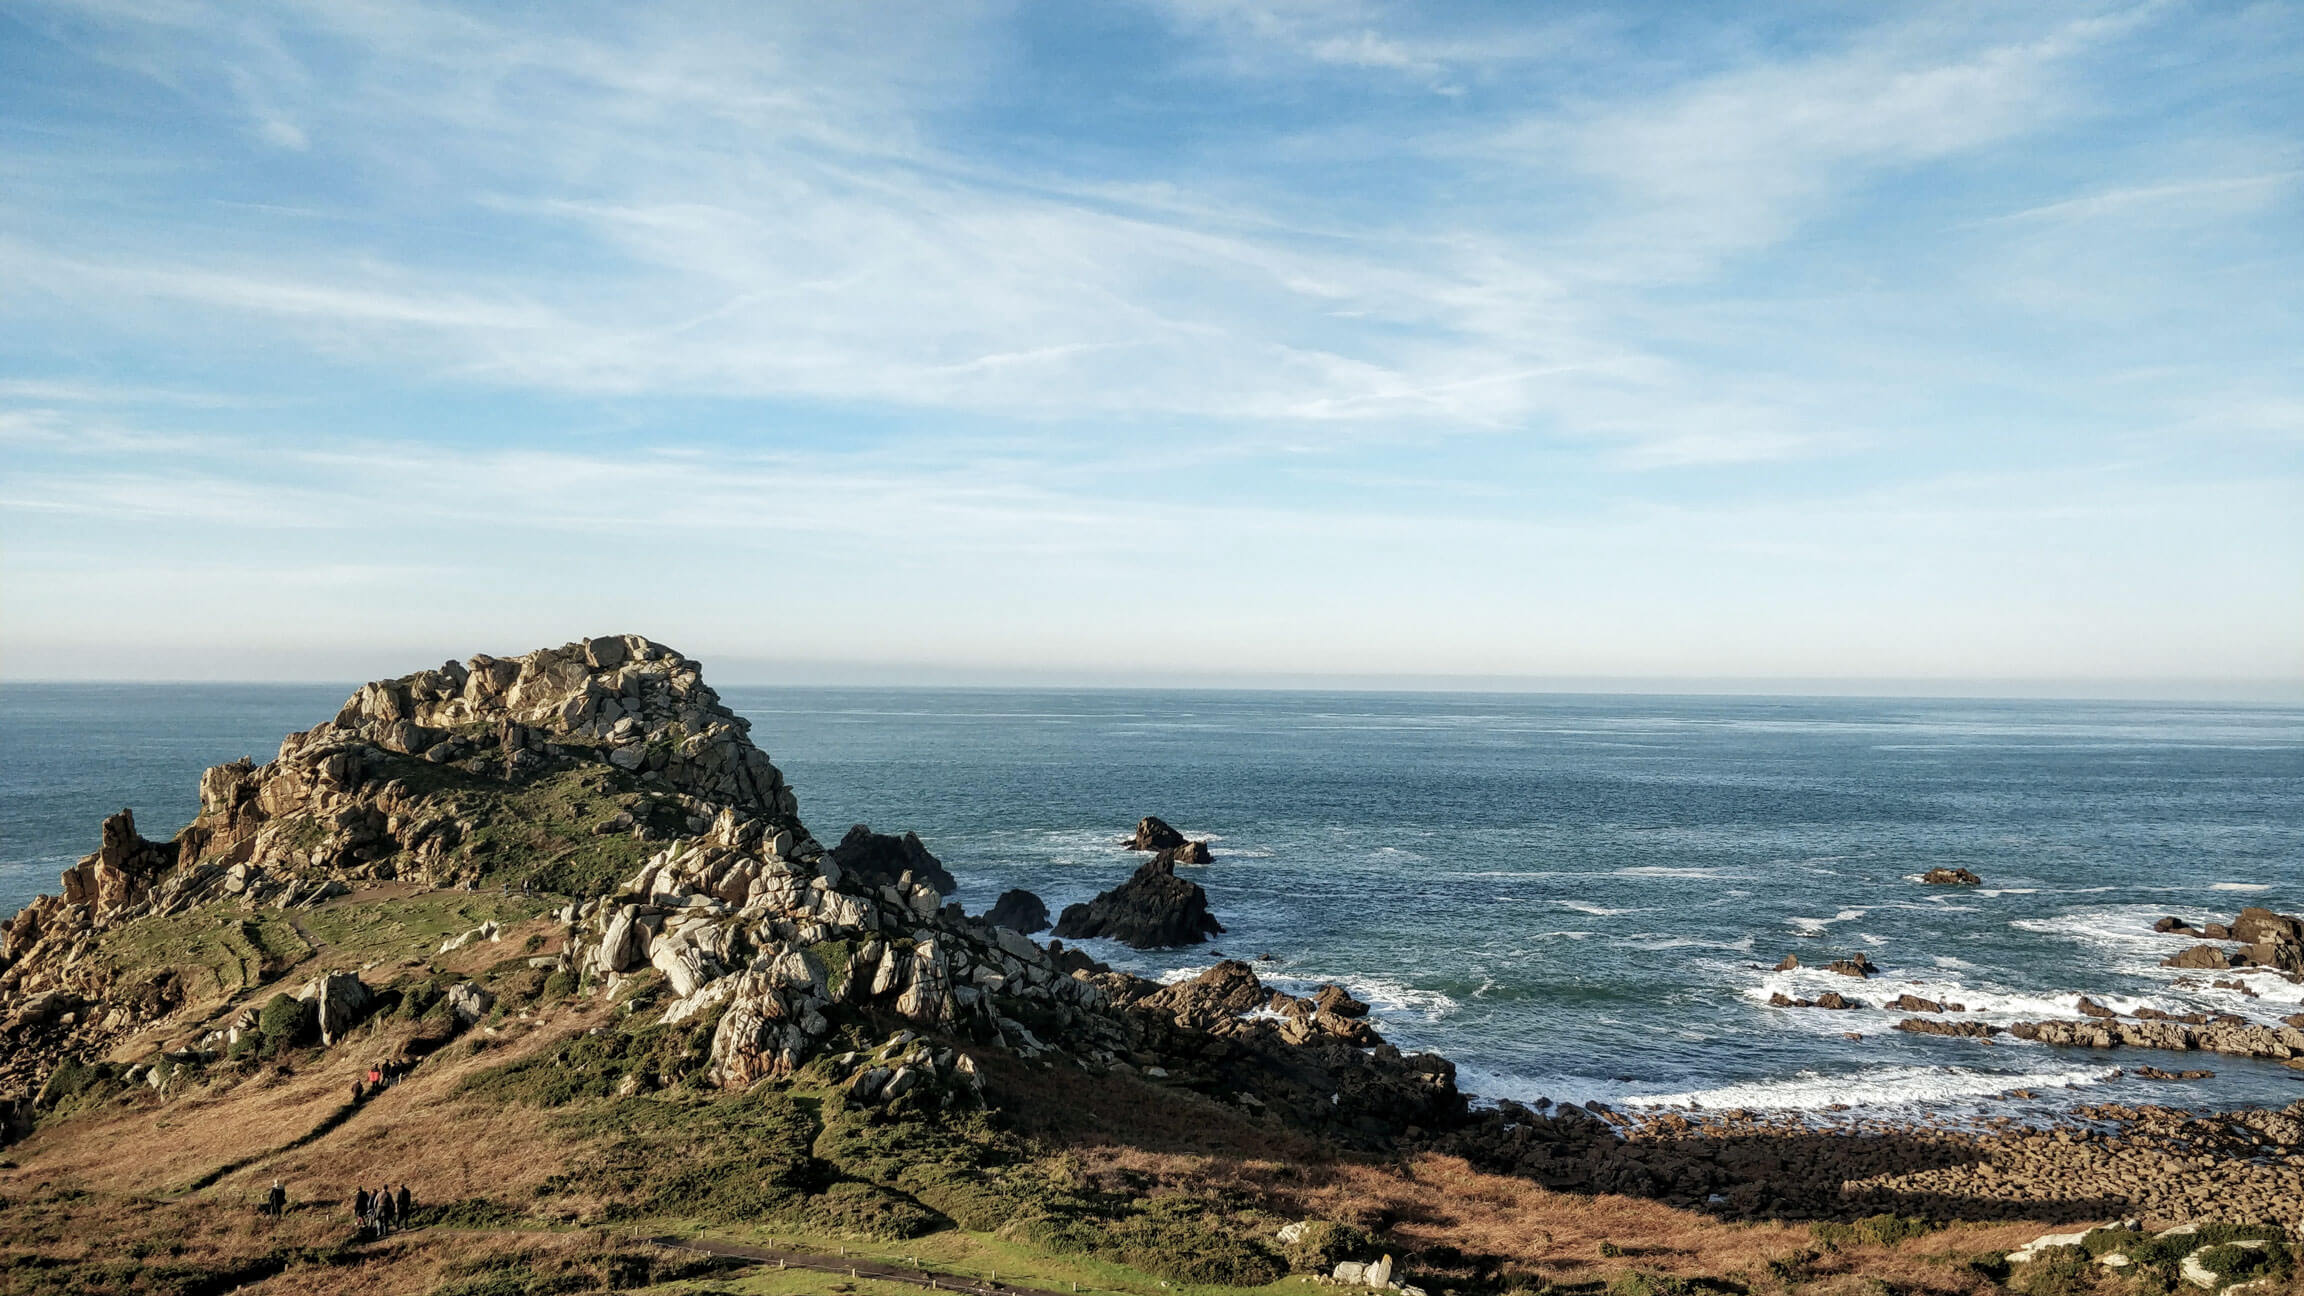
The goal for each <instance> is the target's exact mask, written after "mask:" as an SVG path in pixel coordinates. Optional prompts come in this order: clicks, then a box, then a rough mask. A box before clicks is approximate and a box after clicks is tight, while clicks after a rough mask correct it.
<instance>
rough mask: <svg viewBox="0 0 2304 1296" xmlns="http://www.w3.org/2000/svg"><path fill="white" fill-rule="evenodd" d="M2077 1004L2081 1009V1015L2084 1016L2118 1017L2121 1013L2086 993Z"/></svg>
mask: <svg viewBox="0 0 2304 1296" xmlns="http://www.w3.org/2000/svg"><path fill="white" fill-rule="evenodd" d="M2075 1006H2076V1007H2077V1008H2079V1009H2080V1015H2081V1016H2083V1017H2117V1016H2119V1015H2120V1014H2118V1013H2116V1012H2114V1011H2112V1010H2111V1009H2109V1008H2107V1007H2105V1006H2104V1005H2102V1004H2100V1003H2098V1002H2096V1001H2095V1000H2093V999H2091V998H2089V997H2088V996H2086V995H2082V996H2080V1002H2079V1003H2078V1004H2077V1005H2075Z"/></svg>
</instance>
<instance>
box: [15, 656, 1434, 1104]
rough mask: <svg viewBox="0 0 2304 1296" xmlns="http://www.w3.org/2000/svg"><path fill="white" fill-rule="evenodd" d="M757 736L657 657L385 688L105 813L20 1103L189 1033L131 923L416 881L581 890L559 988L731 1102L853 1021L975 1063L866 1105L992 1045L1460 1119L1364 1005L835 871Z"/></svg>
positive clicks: (39, 943)
mask: <svg viewBox="0 0 2304 1296" xmlns="http://www.w3.org/2000/svg"><path fill="white" fill-rule="evenodd" d="M749 728H750V726H749V724H748V723H747V722H746V721H745V720H744V719H742V718H741V717H739V716H737V715H735V714H734V713H732V712H730V711H729V710H728V709H727V708H726V707H725V706H723V705H721V703H720V700H719V698H718V696H717V695H716V694H715V693H713V691H712V690H711V689H710V688H708V687H706V686H705V685H704V683H703V680H702V676H701V671H700V669H699V667H698V666H697V664H696V663H695V662H693V661H691V660H689V659H687V658H685V657H683V656H681V655H680V654H679V653H677V652H674V651H672V650H671V649H669V648H666V647H664V646H662V645H660V644H656V643H653V642H651V641H649V640H647V639H643V638H639V637H637V636H629V635H627V636H615V637H609V638H600V639H588V640H583V641H581V642H578V643H573V644H569V645H566V646H564V647H561V648H556V649H546V650H542V651H538V652H533V653H529V654H527V655H525V656H521V657H516V658H507V659H498V658H492V657H485V656H482V657H475V658H473V659H471V660H470V661H469V662H466V663H453V662H452V663H449V664H447V665H445V666H443V667H441V668H440V669H438V670H430V671H420V672H418V673H416V674H413V675H408V676H404V677H401V678H399V679H395V680H384V681H379V682H376V683H372V684H369V685H366V686H364V687H363V688H361V689H360V690H359V691H358V692H357V693H355V694H354V695H353V697H352V698H351V700H350V701H348V702H347V703H346V704H345V706H344V708H343V710H342V711H341V712H339V713H338V714H337V716H336V717H335V718H334V719H333V720H330V721H328V722H327V723H325V724H322V725H319V726H316V727H314V728H312V729H310V730H307V731H305V732H303V733H299V734H291V735H289V736H288V738H287V739H286V740H284V741H283V742H282V743H281V746H280V750H279V753H278V754H277V755H276V756H275V757H274V759H272V760H271V761H269V762H267V763H265V764H263V765H255V764H253V763H251V762H249V761H247V760H241V761H236V762H232V763H230V764H226V765H219V766H216V767H214V768H212V769H210V770H208V771H207V773H206V774H204V775H203V776H202V778H201V782H200V812H199V814H198V816H197V817H196V818H195V819H194V821H193V822H192V824H191V825H189V826H188V827H186V828H185V829H184V830H183V831H182V832H181V833H179V834H178V835H177V836H176V837H175V838H173V839H171V840H169V841H166V842H154V841H149V840H146V839H145V838H143V837H142V836H141V835H139V834H138V832H137V831H136V826H135V822H134V819H133V817H132V816H131V815H130V814H129V813H128V812H126V811H123V812H122V813H121V814H119V815H117V816H114V817H113V818H112V819H110V820H107V821H106V822H105V825H104V831H103V840H102V845H101V848H100V849H99V850H98V851H97V852H96V853H95V854H93V855H90V856H89V857H88V858H86V859H84V860H83V861H81V862H80V863H79V864H78V865H76V866H74V868H73V869H71V870H69V871H67V873H66V875H65V882H64V894H62V895H59V896H54V897H44V898H43V899H42V900H40V901H39V902H37V903H35V904H34V905H32V906H31V907H29V908H27V909H26V910H25V911H24V912H23V913H22V914H20V915H18V916H17V918H16V919H15V920H14V921H13V922H11V923H10V924H9V926H8V928H7V930H6V933H5V950H4V952H0V1045H4V1046H7V1048H6V1051H7V1052H8V1053H9V1054H10V1057H11V1059H12V1060H11V1061H8V1062H5V1063H0V1098H5V1097H7V1096H8V1095H9V1094H10V1093H11V1092H12V1093H14V1094H15V1095H17V1096H18V1097H21V1096H22V1095H24V1094H26V1093H29V1092H30V1091H31V1090H32V1089H33V1088H34V1087H36V1086H37V1084H38V1082H39V1076H40V1071H41V1068H42V1066H44V1065H53V1062H54V1061H55V1060H56V1059H58V1058H60V1057H63V1056H66V1055H71V1054H78V1055H83V1056H85V1055H88V1054H90V1053H92V1052H94V1051H97V1050H100V1049H102V1048H104V1047H105V1046H106V1045H107V1044H108V1042H109V1041H111V1040H114V1039H117V1038H119V1037H120V1036H122V1035H124V1034H127V1033H129V1032H131V1031H134V1030H136V1029H138V1028H140V1027H143V1026H146V1025H149V1024H151V1023H153V1022H155V1021H159V1020H161V1019H165V1018H168V1017H169V1016H170V1014H173V1013H177V1012H178V1010H179V1009H186V1010H187V1011H188V1009H187V1008H186V1002H187V997H188V995H187V991H186V990H185V988H184V987H183V986H181V985H177V984H175V983H174V982H172V981H168V980H166V979H165V978H162V979H160V980H158V981H156V982H155V983H153V984H143V983H142V982H138V981H137V980H136V977H137V976H138V975H140V973H139V972H138V970H137V969H134V968H127V967H122V966H121V964H120V961H119V960H118V959H117V958H111V959H107V958H99V957H94V955H95V953H96V952H97V950H98V948H99V946H100V945H101V944H102V942H103V938H104V934H105V933H106V932H107V931H108V930H110V929H113V928H118V927H121V926H123V925H127V924H134V923H136V922H138V921H140V920H144V919H153V920H156V921H157V920H159V919H163V918H167V917H169V916H173V915H180V914H183V913H186V912H187V911H189V910H191V909H194V908H196V907H199V906H203V905H217V906H219V910H218V911H219V912H224V909H223V906H224V905H225V904H226V902H230V904H231V905H232V906H235V907H234V908H232V910H231V912H242V911H245V910H246V909H247V908H248V906H249V905H251V904H254V905H258V906H271V907H274V908H282V909H290V910H293V909H296V908H299V907H305V906H312V905H318V904H323V903H328V902H330V901H332V900H333V899H335V898H336V897H339V896H342V895H343V894H344V893H345V892H346V891H347V890H349V889H351V888H353V887H356V886H361V885H366V884H373V883H377V882H384V881H398V882H413V883H416V884H419V885H423V886H431V887H454V886H459V885H466V884H476V883H487V884H489V885H491V886H492V887H493V886H498V885H501V886H505V887H512V888H516V889H521V890H528V889H533V890H536V891H540V892H548V893H553V894H557V895H561V896H564V897H566V898H567V903H566V904H564V905H563V906H562V907H561V908H560V910H559V911H558V915H557V921H558V922H559V924H560V925H561V927H562V937H563V938H562V940H561V941H559V942H558V943H557V944H558V947H559V948H560V949H561V950H562V951H563V952H562V954H561V955H560V956H559V958H560V967H561V970H563V971H565V972H567V973H568V974H569V975H570V976H571V977H576V978H580V981H581V984H582V986H583V989H584V990H585V992H587V993H595V994H605V995H608V996H611V997H618V998H621V999H622V1000H623V1001H625V1002H627V1003H632V1002H635V1001H634V1000H633V999H632V998H631V995H632V992H633V991H634V989H635V988H637V989H638V990H640V991H641V992H642V998H643V1000H644V1001H646V1002H647V1003H648V1007H647V1012H648V1013H649V1014H650V1015H651V1016H653V1017H655V1018H656V1019H657V1020H659V1021H661V1022H663V1023H666V1024H679V1023H695V1024H696V1026H699V1027H708V1028H709V1030H710V1032H711V1044H710V1077H709V1078H710V1079H711V1080H713V1081H715V1082H717V1083H718V1084H720V1085H722V1086H725V1087H730V1088H743V1087H748V1086H750V1085H752V1084H755V1083H757V1082H759V1081H761V1080H764V1079H772V1078H776V1077H780V1076H783V1075H787V1074H789V1073H791V1072H793V1071H794V1070H796V1069H797V1068H799V1067H801V1066H803V1065H805V1064H807V1063H809V1062H810V1061H811V1060H815V1059H818V1058H820V1057H821V1056H822V1054H823V1053H824V1052H825V1051H826V1050H827V1048H828V1045H829V1041H830V1040H831V1039H832V1038H833V1037H834V1036H835V1034H836V1033H837V1031H836V1028H837V1026H838V1024H839V1023H841V1022H843V1021H847V1022H851V1023H854V1022H857V1021H869V1022H884V1023H889V1024H894V1025H898V1026H907V1025H908V1026H909V1027H911V1028H914V1029H916V1030H917V1031H918V1032H920V1033H921V1034H922V1035H923V1036H929V1037H933V1038H935V1039H938V1040H942V1041H945V1042H946V1043H945V1044H944V1045H940V1046H937V1047H929V1046H927V1045H925V1044H922V1045H920V1046H917V1047H914V1046H910V1045H907V1046H905V1047H903V1048H900V1049H895V1050H893V1051H891V1050H881V1051H880V1052H879V1053H874V1054H870V1055H842V1056H841V1057H840V1058H835V1059H831V1060H830V1061H829V1063H828V1064H829V1065H831V1066H833V1068H834V1070H835V1071H837V1072H838V1073H839V1074H840V1075H841V1077H842V1078H843V1079H844V1081H845V1083H847V1084H848V1086H849V1092H850V1093H851V1095H852V1096H853V1097H854V1098H855V1099H856V1100H857V1101H859V1102H874V1103H885V1102H890V1101H898V1100H903V1099H906V1097H907V1096H908V1095H914V1096H918V1095H927V1094H931V1093H935V1094H941V1095H942V1096H943V1097H944V1098H945V1099H953V1098H965V1097H968V1096H970V1095H971V1094H972V1093H973V1091H974V1087H975V1083H976V1082H975V1072H974V1070H973V1064H972V1063H968V1064H966V1065H963V1064H964V1063H967V1057H966V1053H965V1051H964V1050H965V1048H966V1047H971V1046H973V1047H986V1048H996V1049H1000V1050H1003V1051H1005V1052H1009V1053H1013V1054H1014V1055H1016V1056H1018V1057H1021V1058H1024V1059H1043V1060H1046V1061H1053V1062H1065V1063H1070V1064H1073V1065H1079V1066H1083V1067H1088V1068H1092V1069H1096V1070H1104V1071H1114V1070H1117V1071H1126V1070H1138V1069H1150V1068H1158V1069H1159V1070H1160V1072H1161V1073H1162V1074H1164V1075H1168V1076H1171V1077H1173V1078H1175V1079H1177V1080H1181V1081H1182V1082H1184V1083H1190V1084H1194V1085H1196V1086H1199V1087H1202V1088H1204V1089H1206V1090H1208V1091H1211V1092H1215V1093H1218V1094H1220V1095H1222V1096H1225V1097H1227V1098H1229V1099H1234V1100H1237V1101H1239V1102H1240V1103H1241V1104H1242V1105H1244V1106H1250V1107H1272V1108H1276V1109H1279V1110H1281V1111H1282V1112H1284V1113H1287V1114H1288V1115H1289V1116H1290V1118H1291V1119H1292V1121H1294V1122H1295V1123H1298V1124H1300V1125H1304V1126H1308V1127H1313V1128H1320V1129H1325V1130H1332V1131H1334V1132H1337V1133H1339V1134H1340V1135H1342V1136H1345V1137H1347V1138H1352V1139H1356V1140H1381V1139H1383V1138H1385V1137H1388V1136H1389V1135H1390V1134H1392V1133H1396V1132H1398V1131H1399V1130H1401V1129H1403V1128H1405V1127H1407V1126H1410V1125H1418V1124H1421V1125H1424V1126H1426V1127H1432V1126H1434V1125H1437V1124H1444V1123H1446V1122H1447V1121H1449V1120H1452V1119H1454V1118H1455V1117H1456V1116H1458V1115H1460V1114H1461V1112H1462V1109H1463V1100H1462V1098H1461V1096H1460V1095H1458V1094H1457V1092H1456V1090H1455V1086H1454V1077H1453V1070H1452V1068H1450V1067H1449V1066H1448V1064H1447V1063H1446V1062H1445V1061H1443V1060H1441V1059H1438V1058H1405V1057H1403V1056H1402V1055H1401V1054H1400V1053H1399V1052H1398V1051H1397V1050H1395V1049H1393V1048H1391V1046H1389V1045H1387V1044H1385V1043H1384V1042H1383V1041H1382V1040H1381V1039H1379V1038H1378V1037H1377V1036H1376V1035H1375V1033H1374V1032H1373V1031H1372V1030H1370V1029H1369V1028H1368V1025H1367V1023H1366V1022H1365V1021H1363V1020H1361V1019H1360V1014H1361V1013H1364V1011H1365V1009H1364V1008H1360V1009H1359V1011H1357V1012H1355V1011H1354V1010H1353V1009H1354V1007H1355V1006H1354V1005H1352V1004H1351V1002H1350V1000H1349V996H1343V995H1342V992H1341V991H1334V992H1333V993H1332V994H1327V995H1324V996H1323V997H1322V998H1320V999H1317V1000H1315V999H1296V998H1293V997H1291V996H1287V995H1284V994H1277V993H1273V992H1268V991H1266V990H1264V989H1263V988H1262V987H1261V986H1260V985H1257V984H1256V983H1255V981H1256V979H1255V975H1254V973H1253V972H1252V971H1251V970H1249V969H1247V968H1246V967H1245V966H1244V965H1238V964H1227V965H1225V966H1224V967H1223V968H1221V969H1218V970H1217V972H1212V973H1211V974H1210V975H1209V976H1208V977H1206V978H1202V979H1200V980H1196V981H1193V982H1188V983H1185V984H1184V985H1181V986H1176V987H1169V988H1167V989H1162V988H1160V987H1158V986H1156V985H1154V984H1153V983H1151V982H1148V981H1145V980H1142V979H1141V978H1137V977H1133V976H1128V975H1125V974H1120V973H1115V972H1113V971H1111V970H1110V969H1108V968H1105V967H1103V966H1102V965H1099V964H1096V963H1094V962H1093V961H1092V960H1090V959H1088V958H1086V957H1085V956H1083V955H1082V954H1080V953H1079V952H1078V951H1077V950H1067V949H1065V948H1063V947H1062V946H1061V945H1058V944H1051V945H1049V946H1042V945H1039V944H1037V943H1035V942H1034V941H1032V940H1031V939H1029V938H1028V937H1026V936H1023V935H1021V934H1019V933H1017V932H1014V931H1010V930H1007V929H1005V928H1001V927H998V926H995V925H993V924H992V923H990V922H988V921H986V920H984V919H982V918H977V917H971V916H969V915H968V914H966V913H965V912H964V911H963V910H962V909H961V908H960V906H958V905H956V904H947V903H945V900H944V896H943V894H942V893H941V892H940V891H939V890H938V885H937V884H938V883H943V884H947V885H948V884H949V882H950V877H949V874H947V873H945V872H944V870H943V869H942V866H941V865H940V864H939V863H938V862H937V861H936V860H935V858H934V857H933V856H932V855H930V854H928V853H927V851H926V850H925V848H923V847H922V846H921V845H920V843H919V842H918V840H917V838H913V837H911V836H909V835H906V836H904V837H901V838H883V837H880V836H879V835H877V834H872V833H869V832H868V831H867V830H865V829H862V828H861V827H859V828H858V829H856V830H854V831H852V832H851V833H850V834H849V836H848V838H846V839H844V841H843V844H842V846H841V847H840V848H839V849H836V850H833V851H827V850H825V849H824V848H823V847H822V846H821V845H820V844H819V843H818V842H817V841H816V839H815V838H814V837H813V836H812V835H810V833H809V832H808V830H807V828H806V826H805V825H804V824H802V822H801V821H800V818H799V815H798V804H797V802H796V800H795V798H794V796H793V793H792V790H791V789H790V788H789V787H788V786H786V784H785V782H784V779H783V776H782V774H781V773H780V772H779V771H778V770H777V769H776V767H775V765H774V764H773V763H772V762H771V761H770V760H769V758H768V756H767V755H766V754H765V753H763V752H762V751H760V750H759V748H758V747H756V746H755V745H754V744H753V743H752V741H751V738H750V736H749ZM290 967H295V968H296V969H297V974H298V975H305V974H308V972H309V969H304V968H303V967H302V966H301V960H296V961H291V962H290V963H287V964H284V965H283V966H282V967H280V968H278V969H272V968H261V969H257V971H256V973H255V974H254V979H253V980H252V981H251V982H250V984H249V985H248V986H247V987H246V989H245V990H242V991H241V992H240V993H241V994H243V995H245V994H254V993H262V992H265V991H266V990H268V989H269V987H267V986H263V985H262V984H261V983H262V982H264V981H267V980H269V979H274V978H281V977H285V976H286V975H288V971H289V968H290ZM650 978H653V979H650ZM642 979H648V980H645V984H641V985H637V986H636V981H639V980H642ZM659 980H660V985H659V984H658V981H659ZM1331 989H1332V988H1331ZM224 999H225V1000H226V1001H227V1004H226V1006H227V1007H229V1006H230V1001H232V1000H233V999H234V995H233V994H231V993H227V994H226V995H225V996H224ZM659 1001H660V1006H659ZM204 1010H206V1011H208V1012H210V1013H211V1014H212V1013H213V1012H214V1011H216V1005H215V1004H214V1003H209V1004H206V1005H204ZM900 1033H901V1032H900ZM955 1046H957V1047H958V1049H959V1051H956V1049H955ZM881 1053H885V1054H886V1056H882V1055H881ZM913 1100H915V1101H916V1100H917V1097H915V1098H914V1099H913Z"/></svg>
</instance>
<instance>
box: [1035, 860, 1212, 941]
mask: <svg viewBox="0 0 2304 1296" xmlns="http://www.w3.org/2000/svg"><path fill="white" fill-rule="evenodd" d="M1223 933H1224V925H1223V924H1222V923H1219V922H1217V921H1216V918H1215V916H1214V915H1212V914H1210V913H1209V912H1208V893H1207V892H1205V891H1203V890H1201V889H1200V886H1199V884H1198V883H1195V882H1187V881H1185V880H1184V879H1182V878H1180V877H1177V876H1176V866H1175V865H1174V864H1173V863H1170V862H1169V860H1168V859H1167V857H1166V856H1165V855H1161V856H1156V857H1154V858H1153V859H1152V860H1150V861H1149V862H1147V863H1146V864H1145V865H1144V866H1143V867H1142V868H1139V869H1137V870H1136V874H1135V876H1133V877H1131V878H1129V879H1128V880H1127V881H1125V882H1123V883H1121V884H1120V885H1119V886H1116V887H1114V888H1112V889H1111V890H1109V891H1106V892H1105V893H1103V894H1102V895H1100V896H1097V897H1096V898H1095V899H1093V900H1090V901H1088V902H1086V903H1084V904H1076V905H1066V906H1065V907H1064V913H1063V915H1062V916H1061V917H1059V918H1058V919H1057V920H1056V934H1057V935H1058V936H1061V937H1063V938H1065V939H1066V940H1088V939H1092V938H1094V937H1099V936H1103V937H1109V938H1111V939H1113V940H1116V941H1119V942H1121V943H1122V944H1124V945H1133V946H1135V947H1136V948H1137V949H1167V948H1171V947H1173V946H1177V945H1197V944H1199V943H1200V942H1201V941H1204V940H1206V939H1208V938H1209V937H1210V936H1220V935H1222V934H1223Z"/></svg>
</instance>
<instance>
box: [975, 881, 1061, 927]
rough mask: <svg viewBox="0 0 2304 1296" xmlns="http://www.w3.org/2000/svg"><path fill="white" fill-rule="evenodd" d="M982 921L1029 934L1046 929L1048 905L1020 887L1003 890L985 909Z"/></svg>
mask: <svg viewBox="0 0 2304 1296" xmlns="http://www.w3.org/2000/svg"><path fill="white" fill-rule="evenodd" d="M984 921H986V922H988V923H991V924H992V925H993V926H995V927H1005V928H1007V929H1008V930H1010V931H1012V932H1021V933H1022V934H1024V935H1026V936H1029V935H1031V934H1032V933H1034V932H1039V931H1046V930H1048V906H1047V904H1046V903H1045V902H1043V901H1042V900H1041V899H1040V897H1038V896H1036V895H1034V894H1032V893H1031V892H1029V891H1026V890H1023V889H1021V888H1018V889H1017V890H1014V891H1003V892H1001V893H1000V898H999V899H998V900H995V901H993V902H992V907H991V908H990V909H988V910H986V911H985V913H984Z"/></svg>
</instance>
